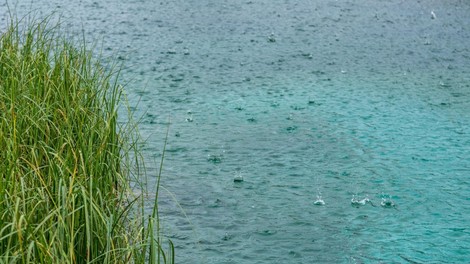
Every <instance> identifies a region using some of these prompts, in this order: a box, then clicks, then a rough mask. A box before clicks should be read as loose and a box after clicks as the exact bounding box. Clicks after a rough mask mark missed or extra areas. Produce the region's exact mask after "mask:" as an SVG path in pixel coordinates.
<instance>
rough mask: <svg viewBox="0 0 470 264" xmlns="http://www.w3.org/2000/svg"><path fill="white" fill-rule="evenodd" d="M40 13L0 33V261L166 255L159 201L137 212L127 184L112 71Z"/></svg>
mask: <svg viewBox="0 0 470 264" xmlns="http://www.w3.org/2000/svg"><path fill="white" fill-rule="evenodd" d="M48 21H50V20H48V19H46V20H42V21H39V22H32V23H24V22H25V21H22V20H20V21H18V20H16V19H11V20H10V23H9V25H8V27H7V29H6V30H5V31H4V32H2V33H1V37H0V263H47V264H50V263H174V248H173V245H172V244H171V241H170V242H168V244H166V242H165V243H164V239H163V237H162V236H161V234H160V233H159V227H158V226H159V223H158V213H157V212H158V211H157V205H158V204H157V202H156V203H155V211H154V212H153V213H152V214H150V215H148V216H145V211H143V210H139V208H143V206H144V203H145V200H144V199H143V198H142V197H140V199H139V197H136V196H135V195H133V192H132V190H130V187H129V183H130V181H131V180H132V179H134V178H135V179H138V178H139V176H140V175H139V174H140V173H141V172H139V170H138V169H139V168H141V165H140V164H139V155H140V154H139V151H138V149H137V145H138V144H136V140H138V137H137V136H136V130H134V129H133V128H135V125H133V124H132V121H131V119H130V118H129V122H128V123H126V125H124V126H120V125H119V123H118V116H117V113H118V107H120V106H122V103H123V100H122V97H123V95H122V93H123V91H122V87H121V86H120V85H119V84H118V80H119V78H118V77H119V70H113V69H116V67H110V69H111V70H106V69H105V67H103V66H102V64H101V63H100V60H99V59H98V60H97V59H95V58H93V57H92V54H91V52H89V51H88V50H87V48H86V45H85V44H84V43H85V41H80V42H78V43H77V42H76V41H73V40H70V39H67V38H65V37H63V36H62V35H61V33H60V29H59V28H58V26H57V25H50V24H49V22H48ZM24 24H26V25H24ZM158 176H160V175H158ZM141 193H143V192H141ZM157 197H158V195H157ZM163 244H165V245H163Z"/></svg>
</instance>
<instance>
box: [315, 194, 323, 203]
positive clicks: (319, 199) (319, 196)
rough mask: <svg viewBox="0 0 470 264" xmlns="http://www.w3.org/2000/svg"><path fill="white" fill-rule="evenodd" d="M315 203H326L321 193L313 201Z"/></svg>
mask: <svg viewBox="0 0 470 264" xmlns="http://www.w3.org/2000/svg"><path fill="white" fill-rule="evenodd" d="M313 204H314V205H325V201H324V200H323V198H322V197H321V195H320V194H318V195H317V199H316V200H315V202H313Z"/></svg>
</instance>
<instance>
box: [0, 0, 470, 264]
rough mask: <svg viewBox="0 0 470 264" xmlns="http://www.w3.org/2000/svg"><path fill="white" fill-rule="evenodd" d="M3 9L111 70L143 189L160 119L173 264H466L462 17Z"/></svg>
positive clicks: (233, 9)
mask: <svg viewBox="0 0 470 264" xmlns="http://www.w3.org/2000/svg"><path fill="white" fill-rule="evenodd" d="M10 8H12V9H14V10H16V11H17V12H19V13H21V14H23V13H24V14H26V12H27V11H28V10H36V11H37V12H38V13H39V14H40V15H41V14H42V15H45V14H49V13H50V12H52V11H57V12H58V13H61V14H63V19H62V22H63V23H64V24H65V25H66V28H67V29H68V30H69V31H70V32H71V33H72V34H73V33H79V32H81V31H82V29H83V30H84V32H85V33H86V36H87V37H88V38H89V39H90V40H95V41H97V42H98V43H102V47H101V46H100V47H97V49H99V50H102V52H103V54H104V55H105V56H111V55H115V56H117V57H118V59H119V60H122V61H123V63H124V65H125V69H124V71H123V79H124V80H126V81H129V84H128V85H127V86H126V92H127V94H128V97H129V100H130V102H131V104H132V105H136V107H135V110H136V115H138V116H142V117H143V119H142V123H141V126H140V129H141V132H142V135H143V137H144V138H146V139H147V142H146V144H145V146H144V151H145V152H144V154H145V156H146V157H147V159H148V162H147V165H148V167H149V175H150V176H154V175H156V174H157V171H158V168H159V159H160V157H161V156H160V155H161V151H162V147H163V141H164V133H165V130H166V128H167V123H168V119H169V118H170V119H171V125H170V137H169V141H168V147H167V153H166V156H165V157H166V158H165V164H164V168H163V178H162V186H163V187H164V190H165V191H163V193H162V194H161V197H160V210H161V215H162V226H163V229H164V232H165V234H166V235H167V236H168V237H170V238H171V239H172V240H173V242H174V243H175V245H176V247H177V250H176V254H177V263H214V264H215V263H217V264H219V263H263V264H264V263H266V264H267V263H462V262H466V261H468V259H470V253H469V252H470V229H469V227H468V223H469V221H470V213H469V212H470V188H469V181H470V180H469V171H470V163H469V161H468V160H469V159H470V147H469V146H470V114H469V113H470V112H469V109H470V68H469V66H470V48H469V47H470V46H469V45H468V43H470V16H469V14H470V3H469V2H468V1H458V0H451V1H444V2H443V1H398V0H393V1H371V0H362V1H333V0H327V1H300V0H299V1H280V0H276V1H272V0H259V1H210V0H198V1H196V0H194V1H192V0H190V1H182V0H180V1H178V0H175V1H161V2H158V1H157V2H156V1H150V0H134V1H117V0H113V1H108V2H106V3H104V2H103V3H102V2H99V1H95V2H94V1H88V0H83V1H47V2H46V1H34V2H32V1H19V2H18V3H17V4H12V3H10ZM5 10H6V5H5V3H3V4H2V5H1V6H0V11H1V12H2V13H0V14H2V17H1V18H0V19H2V23H5V21H6V20H5V19H6V18H5V17H6V11H5ZM433 14H434V15H433ZM236 175H242V176H243V178H244V181H243V182H240V183H236V182H234V181H233V179H234V177H235V176H236ZM154 179H155V178H154V177H151V179H150V182H149V185H150V186H152V184H153V182H154ZM317 196H321V198H322V200H323V201H324V203H325V204H324V205H315V201H316V200H317ZM353 198H354V199H356V200H357V201H360V200H361V199H364V198H368V199H369V200H370V202H366V203H365V204H364V205H362V204H360V203H357V204H352V203H351V200H352V199H353ZM175 200H176V201H175ZM356 200H355V201H356ZM384 201H385V202H384ZM383 202H384V203H383ZM382 203H383V204H382Z"/></svg>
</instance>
